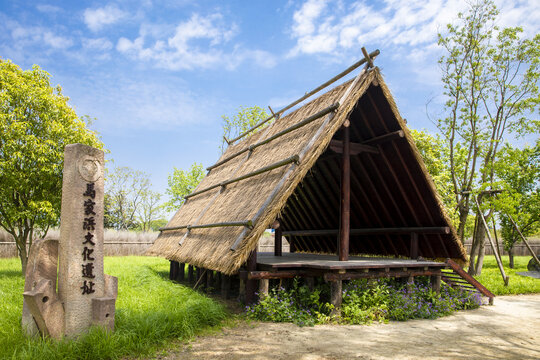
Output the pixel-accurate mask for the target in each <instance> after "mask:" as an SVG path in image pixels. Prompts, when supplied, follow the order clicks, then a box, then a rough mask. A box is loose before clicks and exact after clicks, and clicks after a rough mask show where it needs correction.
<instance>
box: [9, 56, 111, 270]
mask: <svg viewBox="0 0 540 360" xmlns="http://www.w3.org/2000/svg"><path fill="white" fill-rule="evenodd" d="M68 100H69V99H68V98H67V97H66V96H64V95H63V94H62V89H61V87H60V86H56V87H55V86H52V85H51V81H50V75H49V74H48V73H47V72H45V71H43V70H42V69H40V68H39V67H38V66H37V65H34V66H33V68H32V70H25V71H23V70H22V69H21V68H20V67H19V66H17V65H15V64H13V63H12V62H11V61H9V60H3V59H0V184H1V186H0V226H1V227H2V228H4V229H5V230H6V231H7V232H8V233H10V234H11V235H12V236H13V237H14V238H15V242H16V245H17V251H18V255H19V258H20V259H21V266H22V271H23V273H24V272H25V271H26V263H27V260H28V252H29V249H30V247H31V246H32V241H33V239H34V238H36V237H43V236H45V234H46V233H47V231H48V229H49V227H50V226H53V225H57V224H58V219H59V216H60V204H61V199H62V197H61V196H62V169H63V166H64V163H63V161H64V147H65V145H68V144H72V143H81V144H86V145H90V146H93V147H97V148H103V144H102V142H101V141H100V140H99V138H98V136H97V134H96V133H95V132H93V131H90V130H89V129H88V128H87V124H88V120H87V119H85V118H79V117H78V116H77V114H76V113H75V111H74V110H73V109H72V108H71V107H70V106H69V105H68Z"/></svg>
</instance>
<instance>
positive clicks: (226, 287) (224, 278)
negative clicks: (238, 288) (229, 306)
mask: <svg viewBox="0 0 540 360" xmlns="http://www.w3.org/2000/svg"><path fill="white" fill-rule="evenodd" d="M230 293H231V277H230V276H229V275H225V274H222V275H221V296H222V297H223V298H224V299H228V298H229V295H230Z"/></svg>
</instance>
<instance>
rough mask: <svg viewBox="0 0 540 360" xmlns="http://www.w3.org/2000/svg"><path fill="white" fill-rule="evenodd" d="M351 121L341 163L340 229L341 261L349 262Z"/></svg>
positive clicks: (345, 133) (344, 128) (346, 129)
mask: <svg viewBox="0 0 540 360" xmlns="http://www.w3.org/2000/svg"><path fill="white" fill-rule="evenodd" d="M349 127H350V123H349V120H347V121H346V122H345V124H344V125H343V158H342V162H341V224H340V228H339V230H340V231H339V247H338V248H339V261H347V260H349V236H350V229H351V159H350V154H351V146H350V144H351V141H350V140H351V139H350V133H349Z"/></svg>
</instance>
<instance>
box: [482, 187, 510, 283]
mask: <svg viewBox="0 0 540 360" xmlns="http://www.w3.org/2000/svg"><path fill="white" fill-rule="evenodd" d="M474 201H475V202H476V208H477V209H478V215H480V220H481V222H482V225H484V229H485V230H486V236H487V238H488V240H489V243H490V244H491V249H492V250H493V255H495V260H497V265H499V271H500V272H501V276H502V278H503V281H504V286H508V280H510V278H509V277H508V276H506V273H505V272H504V267H503V263H502V260H501V258H500V257H499V253H498V252H497V249H496V248H495V244H494V243H493V240H492V239H491V235H490V233H489V227H488V225H487V223H486V218H485V217H484V213H483V212H482V209H481V208H480V204H479V203H478V197H475V198H474Z"/></svg>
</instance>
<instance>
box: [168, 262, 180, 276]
mask: <svg viewBox="0 0 540 360" xmlns="http://www.w3.org/2000/svg"><path fill="white" fill-rule="evenodd" d="M169 262H170V266H169V280H176V277H177V276H178V262H177V261H173V260H170V261H169Z"/></svg>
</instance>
